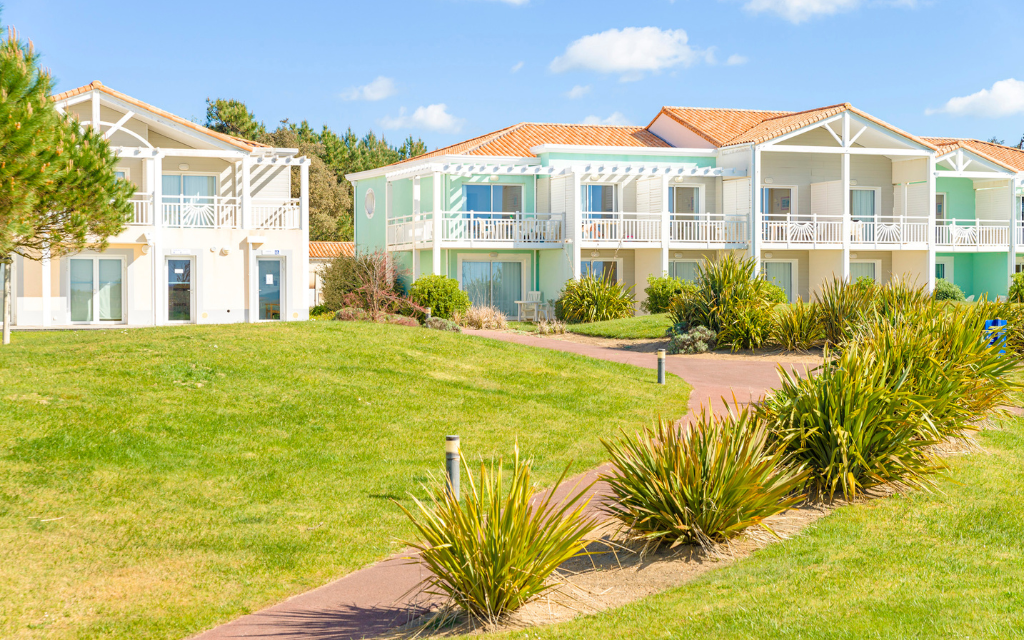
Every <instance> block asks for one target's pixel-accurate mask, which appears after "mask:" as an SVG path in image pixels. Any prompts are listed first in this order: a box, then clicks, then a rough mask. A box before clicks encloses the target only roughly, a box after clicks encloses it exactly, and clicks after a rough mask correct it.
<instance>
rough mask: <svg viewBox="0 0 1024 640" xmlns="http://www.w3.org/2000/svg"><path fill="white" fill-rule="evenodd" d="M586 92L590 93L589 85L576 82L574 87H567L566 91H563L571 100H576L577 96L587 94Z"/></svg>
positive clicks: (580, 96)
mask: <svg viewBox="0 0 1024 640" xmlns="http://www.w3.org/2000/svg"><path fill="white" fill-rule="evenodd" d="M588 93H590V85H589V84H587V85H582V84H578V85H576V86H575V87H573V88H572V89H569V90H568V91H566V92H565V97H566V98H569V99H571V100H576V99H578V98H582V97H583V96H585V95H587V94H588Z"/></svg>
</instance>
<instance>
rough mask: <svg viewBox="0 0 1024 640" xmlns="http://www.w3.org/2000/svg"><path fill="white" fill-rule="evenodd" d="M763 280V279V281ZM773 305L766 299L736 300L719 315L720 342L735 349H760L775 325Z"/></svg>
mask: <svg viewBox="0 0 1024 640" xmlns="http://www.w3.org/2000/svg"><path fill="white" fill-rule="evenodd" d="M762 282H763V281H762ZM772 309H773V306H772V305H769V304H767V303H766V302H765V301H764V300H758V299H753V300H751V299H746V300H736V301H734V302H733V303H732V304H730V305H729V306H728V307H726V308H725V309H724V310H723V312H722V313H721V315H720V316H719V318H720V321H721V323H722V324H721V327H720V328H719V330H718V344H719V345H723V346H724V345H729V346H731V347H732V350H733V351H736V350H739V349H760V348H761V347H763V346H765V345H767V344H768V343H769V340H770V339H771V333H772V328H773V327H774V325H775V315H774V312H773V310H772Z"/></svg>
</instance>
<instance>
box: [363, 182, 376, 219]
mask: <svg viewBox="0 0 1024 640" xmlns="http://www.w3.org/2000/svg"><path fill="white" fill-rule="evenodd" d="M376 206H377V201H376V196H374V195H373V189H367V190H366V196H365V197H363V209H364V210H365V211H366V219H367V220H369V219H370V218H372V217H373V210H374V208H375V207H376Z"/></svg>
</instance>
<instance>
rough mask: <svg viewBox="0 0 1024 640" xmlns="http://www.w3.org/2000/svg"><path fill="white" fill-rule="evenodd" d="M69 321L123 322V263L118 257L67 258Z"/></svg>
mask: <svg viewBox="0 0 1024 640" xmlns="http://www.w3.org/2000/svg"><path fill="white" fill-rule="evenodd" d="M68 271H69V274H68V275H69V278H68V282H69V288H70V296H69V305H70V310H71V322H123V321H124V309H123V305H124V286H123V285H124V282H123V273H124V262H123V261H122V260H121V259H120V258H71V259H70V260H69V264H68Z"/></svg>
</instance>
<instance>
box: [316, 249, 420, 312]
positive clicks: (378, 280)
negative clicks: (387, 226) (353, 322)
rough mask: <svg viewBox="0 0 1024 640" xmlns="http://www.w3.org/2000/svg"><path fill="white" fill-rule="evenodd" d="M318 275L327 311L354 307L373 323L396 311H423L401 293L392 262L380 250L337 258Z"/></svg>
mask: <svg viewBox="0 0 1024 640" xmlns="http://www.w3.org/2000/svg"><path fill="white" fill-rule="evenodd" d="M320 273H321V278H322V280H323V289H322V292H323V296H324V304H325V305H326V306H327V308H328V309H331V310H336V309H343V308H345V307H358V308H360V309H364V310H366V312H367V313H369V314H370V316H371V317H372V318H373V320H374V321H377V322H380V321H383V320H385V318H384V316H385V315H387V314H389V313H395V312H397V311H400V310H401V311H406V312H412V313H422V312H423V309H422V308H421V307H420V306H419V305H418V304H416V303H415V302H413V301H412V300H409V299H408V298H406V297H405V295H404V294H403V292H402V289H401V285H400V283H399V280H398V272H397V271H396V270H395V267H394V261H393V260H391V259H390V258H389V257H388V255H387V254H386V253H385V252H384V251H374V252H373V253H358V254H356V255H355V256H339V257H337V258H335V259H334V260H332V261H331V262H330V264H329V265H327V267H326V268H324V269H322V270H321V272H320Z"/></svg>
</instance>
